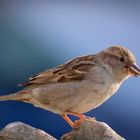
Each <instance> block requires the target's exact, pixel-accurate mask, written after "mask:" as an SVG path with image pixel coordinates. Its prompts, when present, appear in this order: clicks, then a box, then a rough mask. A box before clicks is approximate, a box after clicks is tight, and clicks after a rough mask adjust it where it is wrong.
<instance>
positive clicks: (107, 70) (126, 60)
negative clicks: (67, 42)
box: [0, 46, 140, 127]
mask: <svg viewBox="0 0 140 140" xmlns="http://www.w3.org/2000/svg"><path fill="white" fill-rule="evenodd" d="M139 75H140V69H139V68H138V66H137V65H136V60H135V57H134V55H133V54H132V53H131V52H130V51H129V50H128V49H126V48H124V47H121V46H113V47H110V48H107V49H105V50H103V51H101V52H99V53H97V54H96V55H87V56H82V57H77V58H75V59H73V60H71V61H69V62H67V63H65V64H63V65H60V66H57V67H56V68H52V69H49V70H47V71H44V72H41V73H39V74H37V75H35V76H33V77H31V78H29V80H28V81H27V82H24V83H22V84H21V85H22V86H25V88H24V89H23V90H21V91H19V92H18V93H14V94H10V95H6V96H1V97H0V100H1V101H5V100H17V101H23V102H27V103H31V104H33V105H35V106H37V107H41V108H44V109H46V110H49V111H52V112H54V113H57V114H60V115H61V116H62V117H63V118H64V119H65V120H66V121H67V122H68V123H69V124H70V125H71V126H72V127H74V126H75V125H74V123H73V122H72V121H71V120H70V119H69V118H68V117H67V114H71V115H74V116H77V117H79V118H80V121H82V120H83V119H84V116H83V115H82V113H84V112H87V111H89V110H91V109H94V108H96V107H98V106H99V105H101V104H102V103H103V102H105V101H106V100H107V99H108V98H110V97H111V96H112V95H113V94H114V93H115V92H116V91H117V89H118V88H119V87H120V85H121V84H122V83H123V81H124V80H126V79H127V78H128V77H130V76H139Z"/></svg>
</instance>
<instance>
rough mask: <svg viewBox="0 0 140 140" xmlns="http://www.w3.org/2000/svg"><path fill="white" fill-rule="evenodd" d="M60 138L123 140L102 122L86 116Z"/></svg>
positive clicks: (68, 139) (63, 139)
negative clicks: (77, 125)
mask: <svg viewBox="0 0 140 140" xmlns="http://www.w3.org/2000/svg"><path fill="white" fill-rule="evenodd" d="M61 140H125V139H124V138H122V137H121V136H119V135H118V134H117V133H116V132H115V131H114V130H112V128H111V127H109V126H108V125H107V124H106V123H104V122H99V121H96V120H95V119H93V118H89V117H88V118H86V119H85V121H83V122H81V123H80V124H79V127H77V128H75V129H73V130H72V131H71V132H69V133H67V134H65V135H63V136H62V137H61Z"/></svg>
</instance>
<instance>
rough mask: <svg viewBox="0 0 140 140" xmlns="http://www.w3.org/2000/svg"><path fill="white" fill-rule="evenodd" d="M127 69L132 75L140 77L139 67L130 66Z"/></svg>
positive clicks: (135, 65)
mask: <svg viewBox="0 0 140 140" xmlns="http://www.w3.org/2000/svg"><path fill="white" fill-rule="evenodd" d="M127 67H128V69H129V72H130V74H131V75H134V76H140V68H139V67H138V66H137V64H135V63H133V64H129V65H128V66H127Z"/></svg>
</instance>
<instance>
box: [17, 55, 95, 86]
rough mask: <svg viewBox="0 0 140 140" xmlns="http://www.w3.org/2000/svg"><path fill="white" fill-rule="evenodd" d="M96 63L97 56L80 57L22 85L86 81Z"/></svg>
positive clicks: (38, 75) (36, 76)
mask: <svg viewBox="0 0 140 140" xmlns="http://www.w3.org/2000/svg"><path fill="white" fill-rule="evenodd" d="M95 62H96V57H95V55H88V56H82V57H78V58H75V59H73V60H71V61H69V62H67V63H65V64H63V65H60V66H58V67H56V68H52V69H49V70H47V71H44V72H41V73H39V74H37V75H35V76H33V77H31V78H29V80H28V81H27V82H24V83H21V84H20V85H22V86H28V85H32V84H51V83H56V82H71V81H79V80H82V79H84V77H85V76H86V73H87V72H88V71H89V70H90V69H91V68H92V67H93V66H95Z"/></svg>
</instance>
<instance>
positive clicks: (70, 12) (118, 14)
mask: <svg viewBox="0 0 140 140" xmlns="http://www.w3.org/2000/svg"><path fill="white" fill-rule="evenodd" d="M112 45H123V46H125V47H127V48H129V49H130V50H132V52H133V53H134V54H135V55H136V58H137V62H138V64H140V55H139V52H140V1H138V0H137V1H135V0H133V1H123V0H118V1H113V0H112V1H111V0H110V1H109V0H106V1H101V0H98V1H94V0H93V1H88V0H87V1H68V0H66V1H61V0H60V1H54V0H51V1H49V0H46V1H16V0H11V1H7V0H5V1H0V66H1V67H0V95H5V94H9V93H10V92H15V91H18V90H20V89H22V88H21V87H17V84H18V83H20V82H23V81H26V80H27V78H28V77H30V76H32V75H34V74H36V73H38V72H40V71H43V70H45V69H48V68H51V67H55V66H56V65H59V64H62V63H64V62H65V61H67V60H69V59H71V58H73V57H76V56H79V55H85V54H94V53H96V52H98V51H101V50H102V49H104V48H106V47H109V46H112ZM139 83H140V79H138V78H130V79H129V80H127V81H126V82H125V83H124V84H123V85H122V86H121V88H120V89H119V91H118V92H117V94H115V95H114V96H113V97H112V98H111V99H109V100H108V101H107V102H105V103H104V104H103V105H101V106H100V107H98V108H97V109H95V110H92V111H90V112H88V113H86V115H89V116H91V117H96V118H97V120H100V121H104V122H106V123H108V124H109V125H110V126H111V127H112V128H113V129H114V130H115V131H116V132H117V133H119V134H120V135H121V136H123V137H124V138H126V139H127V140H137V139H140V93H139V91H140V86H139ZM72 119H75V118H72ZM13 121H22V122H25V123H27V124H29V125H32V126H34V127H37V128H40V129H43V130H44V131H46V132H48V133H50V134H51V135H53V136H54V137H56V138H59V137H60V136H62V134H64V133H66V132H68V131H70V130H71V128H70V127H69V125H68V124H67V123H66V122H65V121H64V120H63V119H62V118H61V117H60V116H59V115H56V114H53V113H51V112H48V111H45V110H43V109H40V108H36V107H34V106H32V105H30V104H26V103H20V102H14V101H8V102H0V129H1V128H3V127H4V126H5V125H6V124H8V123H10V122H13Z"/></svg>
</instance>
